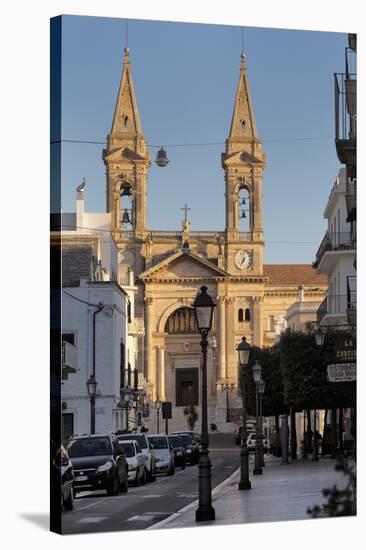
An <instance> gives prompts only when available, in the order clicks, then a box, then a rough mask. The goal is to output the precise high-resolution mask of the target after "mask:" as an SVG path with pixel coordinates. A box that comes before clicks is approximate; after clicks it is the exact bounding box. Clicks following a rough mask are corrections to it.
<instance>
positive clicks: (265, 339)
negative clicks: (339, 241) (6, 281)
mask: <svg viewBox="0 0 366 550" xmlns="http://www.w3.org/2000/svg"><path fill="white" fill-rule="evenodd" d="M103 161H104V164H105V167H106V180H107V181H106V191H107V193H106V196H107V205H106V208H107V212H110V213H111V220H112V234H113V237H114V239H115V241H116V243H117V246H118V250H119V281H120V284H121V286H123V281H125V280H126V279H127V278H128V276H129V272H130V271H132V272H133V273H134V274H135V277H136V280H135V285H136V288H137V295H136V298H135V317H136V318H137V319H141V322H142V323H143V325H144V335H143V336H141V337H140V342H139V353H138V368H139V370H140V372H141V373H143V374H144V377H145V379H146V381H147V393H148V399H149V401H150V404H151V405H153V402H154V401H155V400H156V399H160V400H163V401H171V402H172V405H173V419H172V422H173V425H172V428H173V427H174V428H175V429H186V426H187V424H186V420H185V418H184V415H183V410H184V408H185V407H187V406H190V405H192V406H194V407H196V408H197V412H198V413H199V407H200V401H201V397H200V393H201V392H200V383H201V380H200V378H201V373H200V358H201V348H200V336H199V334H198V333H197V329H196V326H195V322H194V315H193V309H192V307H191V304H192V303H193V301H194V299H195V296H196V294H197V292H198V291H199V289H200V287H201V286H202V285H206V286H207V287H208V293H209V294H210V295H211V296H212V298H213V299H214V301H215V303H216V304H217V307H216V308H215V315H214V321H213V327H212V331H211V333H210V346H209V351H208V407H209V411H208V412H209V422H212V423H215V424H216V425H217V426H218V428H219V429H222V430H224V429H230V427H231V428H232V427H233V426H232V423H233V422H234V423H235V422H240V407H241V400H240V397H239V394H238V361H237V352H236V347H237V345H238V343H239V342H240V341H241V338H242V336H246V338H247V341H248V342H249V343H250V344H253V345H256V346H267V345H271V344H272V343H273V342H274V340H275V336H276V334H278V333H279V332H280V330H281V328H282V327H283V322H284V318H285V315H286V311H287V309H288V308H289V307H290V306H291V305H292V304H293V303H294V302H296V301H297V298H298V294H299V292H301V296H302V300H303V301H309V302H317V301H318V302H319V303H321V302H322V300H323V298H324V296H325V293H326V289H327V280H326V278H325V277H324V276H320V275H317V274H316V272H315V271H314V269H313V268H312V266H311V265H264V264H263V249H264V244H265V243H264V233H263V222H262V180H263V171H264V169H265V164H266V158H265V155H264V153H263V151H262V144H261V141H260V139H259V136H258V132H257V128H256V123H255V117H254V112H253V106H252V101H251V96H250V92H249V85H248V76H247V69H246V62H245V54H244V53H243V54H242V56H241V65H240V71H239V82H238V87H237V92H236V98H235V104H234V108H233V115H232V121H231V127H230V133H229V136H228V138H227V139H226V147H225V151H224V152H223V153H222V157H221V162H222V168H223V172H224V181H225V186H224V193H223V200H225V208H226V210H225V212H226V216H225V228H224V229H222V230H220V231H191V230H190V222H189V219H188V211H189V209H188V208H187V206H186V207H185V208H184V209H183V210H184V211H185V215H184V219H183V221H182V228H181V230H177V231H170V230H166V231H165V230H159V231H151V230H149V229H148V228H147V208H148V205H147V185H148V170H149V166H150V164H151V158H150V153H149V151H148V148H147V141H146V139H145V137H144V135H143V133H142V128H141V122H140V114H139V110H138V106H137V100H136V93H135V89H134V83H133V78H132V72H131V61H130V54H129V50H128V49H127V48H126V49H125V57H124V63H123V69H122V76H121V81H120V87H119V91H118V96H117V102H116V106H115V112H114V117H113V122H112V128H111V131H110V133H109V135H108V138H107V145H106V148H105V149H104V151H103ZM187 200H188V198H187ZM243 218H245V219H246V221H247V227H246V230H245V231H243V230H241V220H242V219H243ZM223 390H225V391H223ZM227 408H229V409H230V418H229V420H230V421H231V422H228V412H227ZM151 409H153V407H151ZM150 431H151V430H150Z"/></svg>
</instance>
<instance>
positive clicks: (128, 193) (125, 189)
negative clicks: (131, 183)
mask: <svg viewBox="0 0 366 550" xmlns="http://www.w3.org/2000/svg"><path fill="white" fill-rule="evenodd" d="M130 196H131V188H130V187H122V193H121V197H130Z"/></svg>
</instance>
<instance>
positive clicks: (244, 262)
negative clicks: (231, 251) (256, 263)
mask: <svg viewBox="0 0 366 550" xmlns="http://www.w3.org/2000/svg"><path fill="white" fill-rule="evenodd" d="M251 263H252V255H251V253H250V252H248V250H238V251H237V252H236V253H235V265H236V267H238V268H239V269H247V268H248V267H249V266H250V265H251Z"/></svg>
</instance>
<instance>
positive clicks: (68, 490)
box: [51, 445, 74, 510]
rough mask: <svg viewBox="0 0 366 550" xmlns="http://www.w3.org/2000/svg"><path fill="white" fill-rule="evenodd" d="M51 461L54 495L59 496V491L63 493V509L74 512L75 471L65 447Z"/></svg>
mask: <svg viewBox="0 0 366 550" xmlns="http://www.w3.org/2000/svg"><path fill="white" fill-rule="evenodd" d="M51 460H52V462H51V468H52V470H51V472H52V475H51V491H52V495H55V494H57V493H58V494H59V491H61V506H62V508H63V509H64V510H72V509H73V508H74V469H73V466H72V462H71V460H70V458H69V456H68V454H67V451H66V449H65V448H64V446H63V445H61V447H60V448H59V449H58V451H56V454H55V455H54V456H53V457H51ZM56 485H57V487H56Z"/></svg>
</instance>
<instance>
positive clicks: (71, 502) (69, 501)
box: [64, 488, 74, 510]
mask: <svg viewBox="0 0 366 550" xmlns="http://www.w3.org/2000/svg"><path fill="white" fill-rule="evenodd" d="M64 508H65V510H72V509H73V508H74V489H73V488H71V490H70V494H69V496H68V498H67V499H66V500H64Z"/></svg>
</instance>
